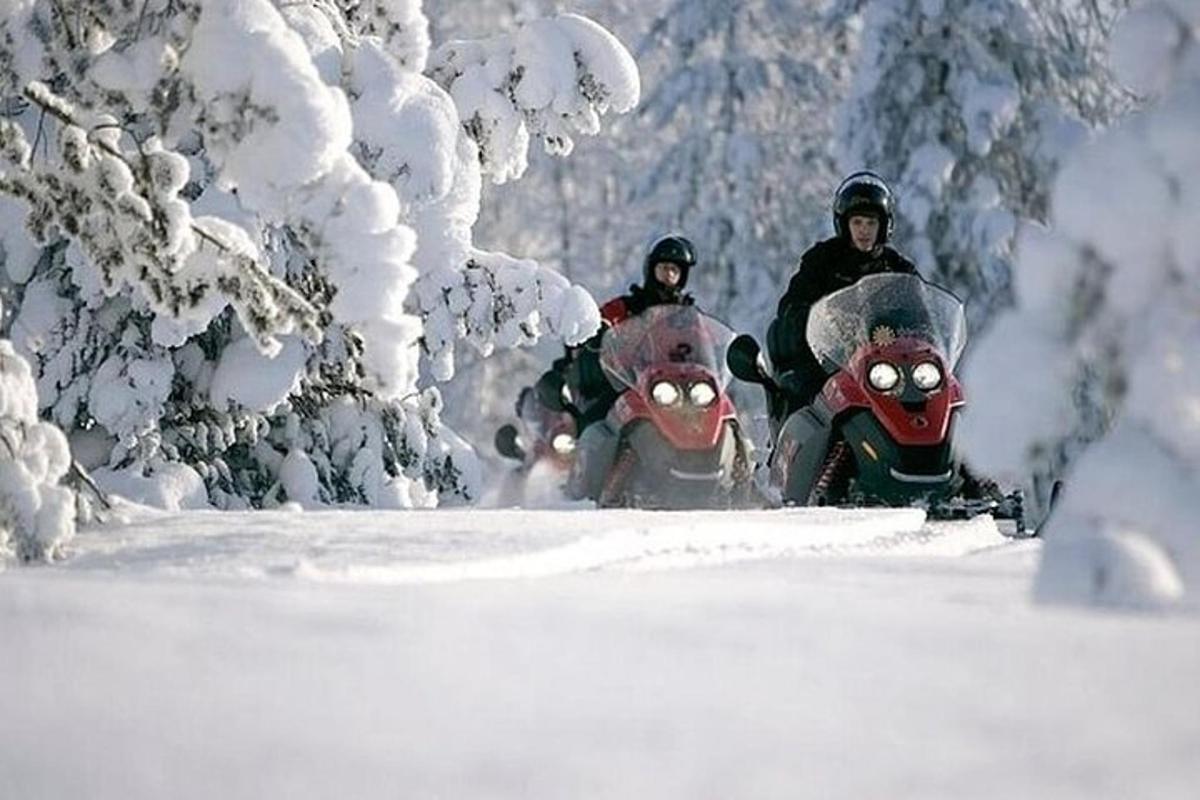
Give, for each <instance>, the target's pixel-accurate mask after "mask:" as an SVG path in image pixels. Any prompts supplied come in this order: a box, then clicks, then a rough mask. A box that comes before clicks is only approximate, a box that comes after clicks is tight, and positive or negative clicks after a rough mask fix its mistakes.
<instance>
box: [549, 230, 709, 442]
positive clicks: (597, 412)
mask: <svg viewBox="0 0 1200 800" xmlns="http://www.w3.org/2000/svg"><path fill="white" fill-rule="evenodd" d="M695 264H696V249H695V247H693V245H692V243H691V242H690V241H689V240H688V239H686V238H685V237H683V236H679V235H677V234H670V235H667V236H662V237H660V238H659V239H657V240H655V242H654V244H653V245H651V247H650V249H649V251H647V253H646V257H645V259H644V260H643V262H642V283H641V284H640V285H639V284H633V285H631V286H630V287H629V292H628V294H624V295H621V296H620V297H615V298H613V299H612V300H609V301H608V302H607V303H605V304H604V305H602V306H601V307H600V319H601V327H600V330H599V332H597V333H596V334H595V335H594V336H593V337H592V338H591V339H588V340H587V341H586V342H584V343H583V344H582V345H580V346H578V347H573V348H568V350H567V353H566V355H564V356H563V357H562V358H559V359H557V360H556V361H555V362H554V364H553V365H552V366H551V368H550V370H548V371H547V372H546V373H544V374H543V375H542V377H541V378H540V379H539V381H538V384H539V387H540V390H541V391H547V390H549V391H551V392H557V391H561V389H562V387H563V385H564V384H565V385H566V387H567V393H568V395H569V400H570V402H571V404H572V405H574V406H575V408H576V409H577V411H578V412H579V429H580V431H582V430H583V428H585V427H586V426H588V425H590V424H591V423H593V422H595V421H597V420H600V419H603V418H604V417H605V415H607V414H608V410H609V409H610V408H611V407H612V404H613V403H614V402H615V401H616V399H617V397H618V396H619V392H617V390H616V389H614V388H613V386H612V384H610V383H609V381H608V378H607V377H606V376H605V375H604V370H603V369H601V367H600V343H601V341H602V340H603V338H604V332H605V331H606V330H608V329H609V328H611V327H613V326H615V325H618V324H619V323H621V322H622V321H624V320H626V319H628V318H630V317H634V316H637V315H638V314H641V313H642V312H643V311H645V310H646V309H647V308H650V307H651V306H658V305H668V304H674V305H689V306H690V305H692V304H693V302H694V300H693V299H692V296H691V295H690V294H686V293H684V291H683V289H684V287H685V286H687V281H688V273H689V272H690V271H691V269H692V267H693V266H695Z"/></svg>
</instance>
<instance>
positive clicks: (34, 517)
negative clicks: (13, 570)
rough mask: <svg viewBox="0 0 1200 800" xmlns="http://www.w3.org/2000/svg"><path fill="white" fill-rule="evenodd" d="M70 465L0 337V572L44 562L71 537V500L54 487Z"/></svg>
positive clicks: (28, 379)
mask: <svg viewBox="0 0 1200 800" xmlns="http://www.w3.org/2000/svg"><path fill="white" fill-rule="evenodd" d="M70 463H71V456H70V453H69V450H68V448H67V440H66V437H64V436H63V434H62V431H60V430H59V429H58V428H56V427H55V426H53V425H51V424H49V423H46V422H42V421H41V420H39V419H38V404H37V389H36V387H35V386H34V383H33V377H32V375H31V374H30V371H29V364H27V363H26V362H25V359H23V358H21V356H20V355H18V354H17V352H16V350H14V349H13V346H12V342H10V341H8V340H7V339H0V568H2V567H3V563H4V561H5V560H7V559H9V558H17V559H20V560H22V561H49V560H50V559H52V558H54V557H55V556H57V555H59V554H60V553H61V551H62V547H63V545H65V544H66V543H67V542H68V541H70V540H71V538H72V537H73V536H74V535H75V496H74V494H73V493H72V492H71V490H69V489H67V488H65V487H62V486H59V485H58V484H59V481H60V480H61V479H62V478H63V476H64V475H66V473H67V469H68V467H69V466H70Z"/></svg>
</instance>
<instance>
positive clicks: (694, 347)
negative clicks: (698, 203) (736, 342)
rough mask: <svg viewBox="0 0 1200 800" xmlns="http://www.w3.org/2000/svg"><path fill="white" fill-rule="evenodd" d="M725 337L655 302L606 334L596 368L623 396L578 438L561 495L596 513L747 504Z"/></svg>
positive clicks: (692, 315) (747, 481)
mask: <svg viewBox="0 0 1200 800" xmlns="http://www.w3.org/2000/svg"><path fill="white" fill-rule="evenodd" d="M731 339H733V331H731V330H729V328H727V327H726V326H725V325H723V324H721V323H720V322H718V321H717V320H715V319H713V318H711V317H709V316H706V315H705V314H704V313H703V312H701V311H698V310H697V309H696V308H695V307H694V306H683V305H661V306H653V307H651V308H648V309H646V310H645V311H644V312H642V313H641V314H639V315H638V316H636V317H631V318H629V319H627V320H624V321H623V322H621V323H620V324H618V325H617V326H616V327H614V328H613V329H612V330H610V331H608V332H607V333H606V334H605V335H604V339H603V343H602V346H601V352H600V364H601V367H602V368H603V370H604V373H605V375H606V377H607V378H608V380H609V382H610V383H611V384H612V385H613V387H614V388H616V389H617V390H618V391H620V392H621V394H620V395H619V396H618V398H617V400H616V402H615V403H614V404H613V406H612V408H611V409H610V410H609V412H608V415H607V417H606V418H604V419H603V420H600V421H599V422H596V423H593V424H592V425H590V426H588V427H587V428H586V429H585V430H584V432H583V434H582V435H581V436H580V439H579V446H578V449H577V451H576V459H575V463H574V465H573V467H572V470H571V476H570V479H569V480H568V484H567V493H568V494H569V495H571V496H573V497H576V498H585V497H586V498H591V499H594V500H596V501H597V502H598V504H599V505H601V506H604V507H611V506H636V507H642V508H709V507H728V506H731V505H745V504H748V503H751V502H753V500H754V498H756V496H757V493H756V491H755V488H754V485H753V481H752V479H751V471H752V469H751V463H750V443H749V440H748V439H747V438H746V437H745V435H744V433H743V432H742V428H741V425H740V423H739V421H738V418H737V410H736V409H735V408H734V405H733V402H732V401H731V399H730V397H729V395H728V393H727V389H728V387H729V380H730V377H731V376H730V373H729V370H728V368H727V367H726V365H725V350H726V348H727V346H728V344H729V342H730V340H731Z"/></svg>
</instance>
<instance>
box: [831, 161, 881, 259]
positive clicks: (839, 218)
mask: <svg viewBox="0 0 1200 800" xmlns="http://www.w3.org/2000/svg"><path fill="white" fill-rule="evenodd" d="M895 212H896V198H895V197H894V196H893V195H892V190H891V188H890V187H889V186H888V185H887V181H885V180H884V179H883V178H881V177H879V176H878V175H876V174H875V173H874V172H871V171H870V170H862V171H861V172H855V173H854V174H853V175H850V176H848V177H847V178H846V180H844V181H842V183H841V185H840V186H838V188H837V191H836V192H834V195H833V229H834V230H835V231H837V235H838V236H840V237H842V238H843V239H849V238H850V217H853V216H875V217H878V218H879V241H877V242H876V245H881V244H883V243H884V242H886V241H887V240H888V238H889V237H890V236H891V235H892V228H893V226H894V225H895Z"/></svg>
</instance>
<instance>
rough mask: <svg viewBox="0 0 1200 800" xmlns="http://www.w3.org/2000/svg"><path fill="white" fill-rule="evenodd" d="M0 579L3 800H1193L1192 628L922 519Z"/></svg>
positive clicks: (546, 526)
mask: <svg viewBox="0 0 1200 800" xmlns="http://www.w3.org/2000/svg"><path fill="white" fill-rule="evenodd" d="M73 547H74V549H75V553H74V555H73V557H72V558H70V559H69V560H67V561H65V562H62V563H61V564H59V565H57V566H54V567H48V568H31V569H10V570H9V571H8V572H6V573H4V574H2V575H0V641H2V642H3V657H2V658H0V684H2V685H3V686H4V687H5V691H4V692H0V797H3V798H38V799H39V800H45V799H48V798H79V797H88V798H122V799H123V800H124V799H125V798H161V797H172V798H217V797H220V798H263V797H288V798H317V797H355V798H363V797H386V798H397V797H403V798H433V797H440V798H463V797H487V798H515V797H538V798H543V797H545V798H560V797H612V798H618V797H619V798H630V797H656V798H657V797H678V798H727V797H755V798H762V797H787V798H795V797H847V798H851V797H852V798H866V797H881V798H882V797H887V798H897V797H919V798H939V797H945V798H963V797H971V798H1003V800H1012V798H1017V797H1020V798H1029V797H1053V798H1064V797H1066V798H1073V797H1079V798H1084V797H1086V798H1131V797H1139V798H1142V797H1145V798H1191V797H1194V796H1195V791H1196V787H1197V786H1198V785H1200V758H1198V755H1200V686H1198V684H1197V681H1196V676H1197V675H1200V620H1198V619H1197V618H1196V617H1195V616H1194V615H1193V616H1187V615H1181V616H1166V615H1147V616H1134V615H1117V614H1110V613H1095V612H1076V611H1065V610H1055V609H1048V608H1045V607H1038V606H1033V605H1032V604H1031V602H1030V584H1031V578H1032V575H1033V572H1034V569H1035V565H1036V561H1037V557H1038V552H1039V545H1038V544H1037V543H1036V542H1030V541H1026V542H1012V541H1009V540H1006V539H1004V538H1003V537H1001V536H1000V535H999V534H998V533H997V532H996V530H995V528H994V526H993V525H992V524H991V523H990V522H989V521H977V522H974V523H963V524H953V525H951V524H943V525H935V526H929V525H926V524H925V523H924V520H923V517H922V515H921V514H920V512H915V511H886V512H838V511H823V510H816V509H805V510H786V511H771V512H752V513H732V512H724V513H689V514H680V513H652V512H615V511H612V512H607V511H606V512H597V511H582V510H557V511H538V512H534V511H504V510H486V511H485V510H473V511H438V512H409V513H383V512H320V513H315V512H306V513H286V512H263V513H256V514H232V513H216V512H213V513H204V512H193V513H185V514H176V515H161V514H154V513H149V512H138V513H135V514H134V515H133V519H132V521H131V522H130V523H129V524H127V525H124V526H121V527H117V528H111V527H110V528H106V529H103V530H101V529H93V530H84V531H83V532H81V534H80V535H79V536H78V537H77V538H76V539H75V541H74V543H73Z"/></svg>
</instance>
